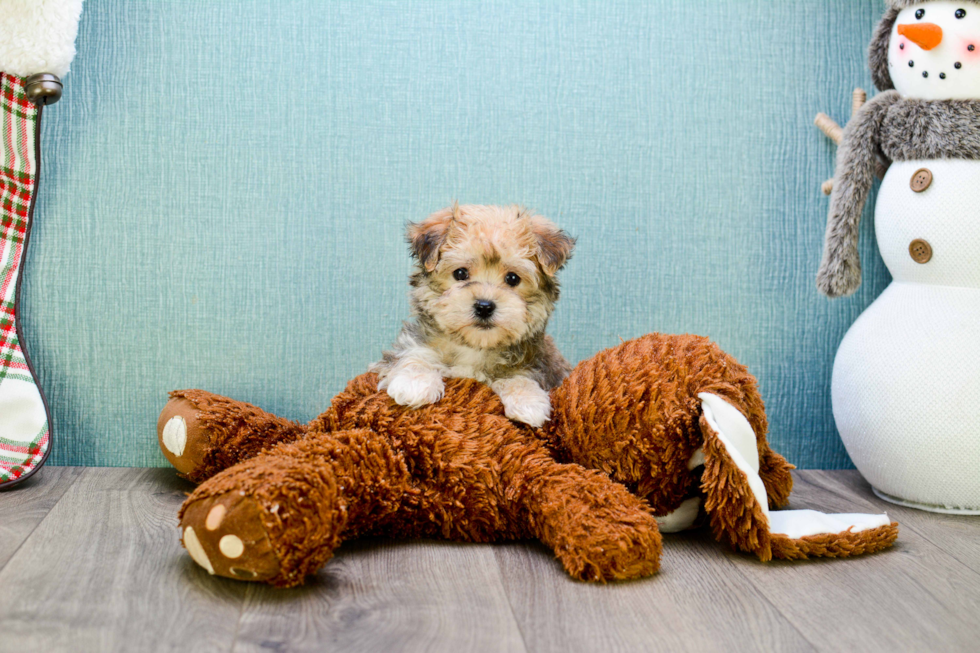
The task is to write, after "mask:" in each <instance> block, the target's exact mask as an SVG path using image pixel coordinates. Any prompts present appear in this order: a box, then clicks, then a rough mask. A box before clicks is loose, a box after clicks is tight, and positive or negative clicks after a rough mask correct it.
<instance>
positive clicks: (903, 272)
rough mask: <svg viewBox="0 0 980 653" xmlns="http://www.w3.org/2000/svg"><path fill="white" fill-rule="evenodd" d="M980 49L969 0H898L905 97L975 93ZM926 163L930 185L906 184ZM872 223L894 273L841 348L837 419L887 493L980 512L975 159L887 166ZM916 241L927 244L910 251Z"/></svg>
mask: <svg viewBox="0 0 980 653" xmlns="http://www.w3.org/2000/svg"><path fill="white" fill-rule="evenodd" d="M978 46H980V3H978V2H976V1H975V0H974V1H970V2H962V1H949V0H932V1H926V2H920V3H915V4H912V5H906V6H904V7H903V8H902V9H901V10H900V11H899V13H898V14H897V16H896V17H895V23H894V25H893V27H892V29H891V31H890V36H889V40H888V42H887V46H886V47H887V58H888V61H887V65H888V72H887V76H888V77H889V78H890V79H889V80H888V81H890V82H891V83H892V84H893V85H894V88H895V90H896V91H898V93H899V94H900V95H901V96H902V98H907V99H916V100H925V101H946V100H973V101H976V100H978V99H980V47H978ZM872 47H875V44H874V43H873V44H872ZM930 136H935V135H930V134H926V133H916V132H915V130H912V131H910V135H909V138H921V139H927V138H929V137H930ZM923 169H924V170H926V171H928V173H929V174H928V175H925V177H927V178H928V177H930V176H931V183H929V184H928V186H927V187H926V188H925V189H924V190H923V184H922V183H913V176H916V173H917V172H918V171H920V170H923ZM922 179H923V176H921V175H920V176H918V178H917V180H916V181H917V182H921V181H922ZM875 232H876V235H877V240H878V247H879V249H880V251H881V255H882V258H883V259H884V261H885V265H887V266H888V270H889V271H890V272H891V274H892V278H893V281H892V283H891V285H889V286H888V288H886V289H885V291H884V292H883V293H882V294H881V296H880V297H879V298H878V299H877V300H875V302H874V303H873V304H871V306H869V307H868V309H867V310H866V311H865V312H864V313H863V314H862V315H861V316H860V317H859V318H858V319H857V321H856V322H855V323H854V325H853V326H852V327H851V329H850V330H849V331H848V332H847V335H846V336H845V337H844V340H843V342H842V343H841V346H840V349H839V350H838V352H837V358H836V360H835V362H834V373H833V380H832V382H831V386H832V390H831V391H832V398H833V406H834V419H835V420H836V422H837V428H838V430H839V431H840V433H841V437H842V439H843V441H844V445H845V446H846V447H847V452H848V453H849V454H850V456H851V459H852V460H853V461H854V464H855V465H856V466H857V468H858V469H859V470H860V471H861V473H862V474H863V475H864V476H865V478H867V479H868V481H869V482H870V483H871V485H872V486H873V487H874V488H875V491H876V492H877V493H878V494H879V495H880V496H882V497H883V498H886V499H889V500H891V501H895V502H897V503H905V504H908V505H914V506H915V507H918V508H924V509H926V510H936V511H940V512H969V513H975V514H980V161H975V160H963V159H952V158H949V159H933V160H919V161H896V162H894V163H892V165H891V167H890V168H889V170H888V173H887V174H886V175H885V179H884V181H883V182H882V185H881V189H880V191H879V193H878V201H877V206H876V208H875ZM913 241H924V243H927V244H928V247H927V248H923V246H922V245H923V244H922V243H919V244H918V245H917V246H916V248H914V249H915V252H914V253H915V256H913V252H912V251H910V245H911V244H912V243H913ZM930 250H931V258H929V256H928V255H923V254H924V253H925V254H928V253H929V252H930ZM926 259H928V260H926Z"/></svg>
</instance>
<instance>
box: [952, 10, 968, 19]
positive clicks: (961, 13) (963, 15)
mask: <svg viewBox="0 0 980 653" xmlns="http://www.w3.org/2000/svg"><path fill="white" fill-rule="evenodd" d="M955 15H956V17H957V18H966V9H957V10H956V14H955Z"/></svg>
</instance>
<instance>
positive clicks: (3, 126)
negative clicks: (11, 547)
mask: <svg viewBox="0 0 980 653" xmlns="http://www.w3.org/2000/svg"><path fill="white" fill-rule="evenodd" d="M81 13H82V0H3V1H2V2H0V489H6V488H8V487H11V486H13V485H15V484H16V483H18V482H20V481H23V480H25V479H26V478H28V477H29V476H30V475H31V474H33V473H34V472H36V471H37V470H38V469H39V468H40V467H41V465H43V464H44V461H45V460H46V459H47V457H48V453H50V451H51V433H50V427H49V422H50V420H49V419H48V410H47V405H46V403H45V401H44V395H43V394H41V390H40V388H39V387H38V384H37V375H36V374H35V373H34V368H33V367H32V366H31V361H30V358H28V356H27V352H26V351H25V349H24V341H23V338H22V337H21V329H20V323H19V321H18V320H19V318H20V304H19V299H20V281H21V275H22V273H23V264H24V254H25V253H26V251H27V244H28V242H29V240H30V233H31V224H32V223H33V221H34V205H35V204H36V201H37V183H38V172H39V171H40V167H41V151H40V141H41V139H40V137H41V112H42V109H43V107H44V106H45V105H48V104H52V103H54V102H57V100H58V98H60V97H61V80H60V79H59V78H58V77H56V75H57V76H62V77H63V76H64V75H65V73H67V72H68V66H69V64H70V63H71V60H72V58H73V57H74V56H75V36H76V35H77V34H78V20H79V18H80V16H81Z"/></svg>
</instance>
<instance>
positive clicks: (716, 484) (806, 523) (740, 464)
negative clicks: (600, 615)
mask: <svg viewBox="0 0 980 653" xmlns="http://www.w3.org/2000/svg"><path fill="white" fill-rule="evenodd" d="M698 398H699V399H700V400H701V410H702V414H701V419H700V424H701V431H702V433H703V434H704V455H705V470H704V474H703V475H702V490H703V492H704V494H705V508H706V510H707V512H708V515H709V516H710V519H711V526H712V529H713V530H714V533H715V535H716V537H718V539H720V540H724V541H727V542H728V543H729V544H730V545H732V546H733V547H735V548H737V549H740V550H743V551H749V552H752V553H755V554H756V555H757V556H759V558H760V559H762V560H769V559H770V558H772V557H777V558H788V559H797V558H807V557H809V556H823V557H846V556H852V555H858V554H861V553H870V552H873V551H878V550H880V549H883V548H886V547H888V546H890V545H891V544H892V543H893V542H894V541H895V538H896V537H897V536H898V524H897V523H895V522H892V521H891V520H889V519H888V515H885V514H881V515H866V514H831V515H828V514H823V513H820V512H816V511H814V510H782V511H773V512H770V510H769V503H770V502H769V498H768V496H767V494H766V485H765V484H764V483H763V479H762V477H761V476H760V469H761V464H760V457H759V451H758V448H757V442H756V435H755V432H754V431H753V429H752V426H751V425H750V424H749V422H748V420H747V419H746V418H745V416H744V415H743V414H742V413H741V412H740V411H739V410H738V408H736V407H735V406H733V405H732V404H731V403H729V402H728V401H726V400H725V399H723V398H722V397H720V396H718V395H715V394H711V393H701V394H699V395H698Z"/></svg>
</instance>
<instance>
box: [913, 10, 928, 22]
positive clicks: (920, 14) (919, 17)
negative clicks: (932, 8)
mask: <svg viewBox="0 0 980 653" xmlns="http://www.w3.org/2000/svg"><path fill="white" fill-rule="evenodd" d="M925 15H926V10H925V9H919V10H918V11H917V12H915V17H916V18H917V19H918V20H922V17H923V16H925Z"/></svg>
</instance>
